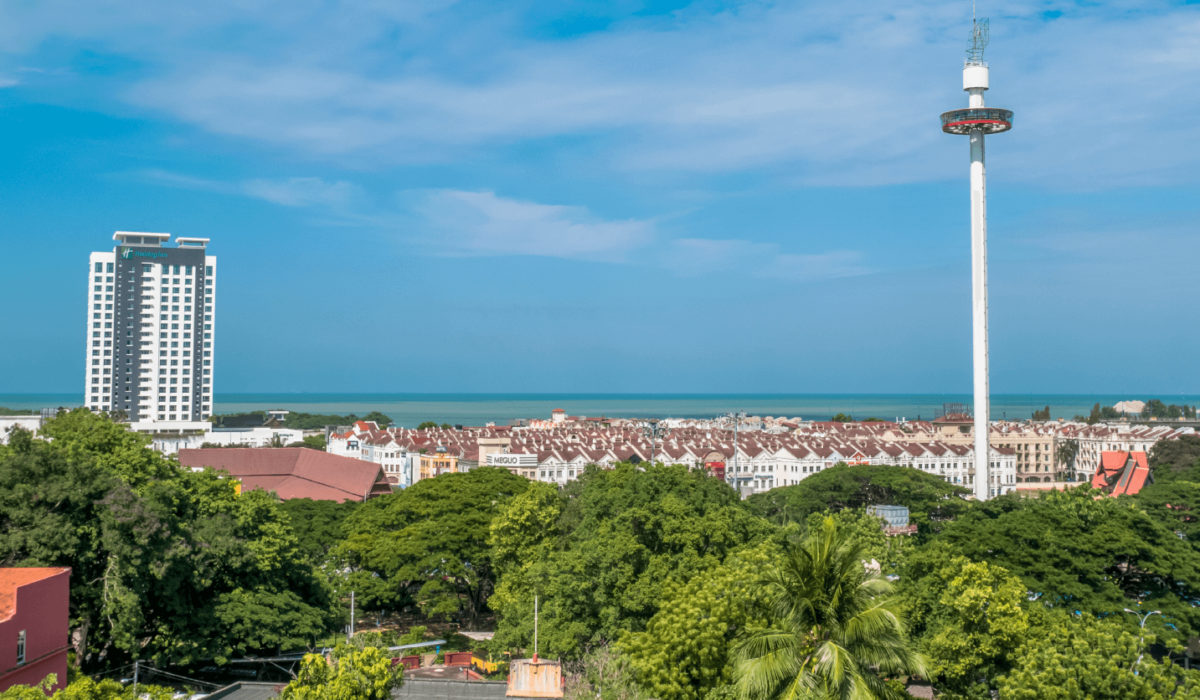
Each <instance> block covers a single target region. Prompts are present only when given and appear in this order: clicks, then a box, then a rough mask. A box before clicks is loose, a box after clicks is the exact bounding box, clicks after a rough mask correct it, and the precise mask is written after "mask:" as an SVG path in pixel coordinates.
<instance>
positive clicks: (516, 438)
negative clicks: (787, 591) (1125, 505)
mask: <svg viewBox="0 0 1200 700" xmlns="http://www.w3.org/2000/svg"><path fill="white" fill-rule="evenodd" d="M964 427H966V428H967V429H964ZM969 427H970V424H969V422H968V421H961V420H960V421H955V420H954V419H953V417H951V418H950V419H948V420H943V421H941V422H940V423H939V422H931V423H930V422H927V423H909V424H905V425H898V424H895V423H886V422H879V423H874V424H864V423H850V424H825V423H821V424H817V423H812V424H807V425H803V426H798V427H797V429H796V430H794V431H792V432H787V433H782V434H781V433H767V432H755V431H743V432H742V433H741V434H740V436H739V438H738V439H737V442H736V443H735V442H734V436H733V434H732V431H720V430H711V429H708V430H704V429H695V428H689V427H686V426H680V427H679V428H677V429H673V430H669V431H667V432H666V434H665V435H663V436H662V437H661V438H658V439H656V440H655V441H654V442H653V443H651V442H650V441H649V440H648V439H647V438H646V437H645V435H644V434H643V433H642V432H640V431H639V430H637V429H636V427H635V426H633V425H624V426H622V425H613V426H609V427H607V428H594V427H587V426H582V425H581V426H572V425H566V426H563V427H562V428H559V429H555V430H539V431H521V430H519V429H516V430H514V429H511V428H495V427H487V428H463V429H456V430H448V429H447V430H443V429H432V430H422V431H416V430H407V429H403V428H393V429H388V430H381V429H379V428H378V426H375V425H374V424H370V423H358V424H356V425H355V426H353V427H352V428H351V429H350V430H348V431H346V432H344V433H340V434H338V433H335V434H332V435H330V436H329V441H328V448H327V449H328V450H329V451H330V452H332V453H335V454H340V455H343V456H349V457H355V458H358V459H365V460H368V461H372V462H376V463H378V464H380V465H381V466H382V467H383V469H384V472H385V473H386V474H387V476H388V478H389V480H390V481H392V483H393V484H394V485H396V486H399V487H406V486H410V485H412V484H413V483H416V482H417V481H420V480H422V479H427V478H432V477H434V476H437V475H439V474H442V473H447V472H457V471H467V470H470V469H471V468H474V467H475V466H478V465H480V464H484V465H492V466H503V467H506V468H508V469H509V470H510V471H512V472H514V473H517V474H520V475H521V476H525V477H527V478H529V479H532V480H537V481H544V482H551V483H558V484H565V483H567V482H569V481H572V480H574V479H576V478H578V477H579V476H580V475H581V474H582V473H583V471H584V470H585V469H586V468H587V467H588V466H589V465H597V466H600V467H611V466H612V465H614V464H616V463H618V462H631V461H632V462H642V461H651V460H653V461H656V462H664V463H669V464H682V465H685V466H687V467H689V468H691V469H703V470H705V471H706V472H707V473H708V474H710V475H711V476H713V477H714V478H719V479H722V480H724V481H726V482H728V483H729V484H730V485H731V486H734V487H735V488H737V489H738V490H739V491H741V492H742V493H743V495H749V494H752V493H760V492H763V491H767V490H770V489H772V488H775V487H779V486H790V485H793V484H796V483H799V482H800V481H801V480H803V479H804V478H806V477H807V476H809V475H811V474H815V473H817V472H819V471H822V470H824V469H828V468H830V467H832V466H833V465H835V464H837V463H839V462H845V463H847V464H850V465H861V464H872V465H893V466H905V467H912V468H916V469H920V470H922V471H924V472H926V473H929V474H933V475H936V476H939V477H941V478H942V479H944V480H945V481H947V482H948V483H953V484H958V485H961V486H968V487H969V486H972V485H973V484H974V480H975V478H976V474H975V470H974V466H973V465H974V451H973V448H972V444H971V443H972V439H973V437H972V436H971V434H970V431H969ZM1188 432H1191V429H1190V428H1172V427H1170V426H1166V425H1164V426H1129V425H1115V426H1104V425H1095V426H1087V425H1084V424H1059V423H1046V424H1029V423H999V422H998V423H996V424H995V425H994V426H993V429H992V435H991V439H990V442H991V454H990V461H991V469H990V470H989V471H990V480H991V485H990V487H989V488H990V490H991V492H992V494H993V495H998V494H1001V493H1007V492H1010V491H1013V490H1015V489H1016V488H1017V484H1020V483H1026V482H1037V483H1053V482H1059V481H1065V482H1072V481H1082V480H1087V479H1090V477H1091V475H1092V474H1093V473H1094V472H1095V470H1096V468H1097V467H1098V466H1099V461H1100V454H1101V453H1102V452H1105V451H1113V450H1125V451H1149V450H1150V449H1151V448H1152V447H1153V444H1154V443H1155V442H1157V441H1158V440H1161V439H1171V438H1173V437H1177V436H1178V435H1180V434H1184V433H1188ZM1063 445H1074V449H1073V450H1071V451H1068V452H1073V454H1072V455H1071V459H1070V463H1066V454H1067V453H1064V452H1063V451H1062V450H1061V449H1060V448H1061V447H1062V446H1063Z"/></svg>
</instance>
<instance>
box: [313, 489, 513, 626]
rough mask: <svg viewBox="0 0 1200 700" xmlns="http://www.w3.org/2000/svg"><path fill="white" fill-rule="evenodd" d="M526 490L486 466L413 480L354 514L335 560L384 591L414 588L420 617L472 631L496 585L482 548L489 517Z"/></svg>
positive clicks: (489, 554) (489, 557) (487, 551)
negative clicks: (457, 619)
mask: <svg viewBox="0 0 1200 700" xmlns="http://www.w3.org/2000/svg"><path fill="white" fill-rule="evenodd" d="M528 486H529V481H528V480H526V479H525V478H523V477H520V476H516V475H514V474H512V473H510V472H509V471H508V470H507V469H495V468H491V467H480V468H478V469H472V470H471V471H469V472H466V473H458V474H443V475H441V476H439V477H437V478H435V479H426V480H422V481H419V482H417V483H416V484H414V485H413V486H411V487H409V488H407V489H404V490H403V491H401V492H400V493H396V494H392V495H389V496H383V497H381V498H376V499H372V500H370V501H367V502H366V503H365V504H363V505H362V506H360V507H359V508H358V509H357V510H355V512H354V513H353V514H351V515H350V516H349V517H348V518H347V519H346V522H345V530H346V534H347V537H346V540H345V541H344V542H343V543H342V544H341V545H340V546H339V548H338V550H337V552H336V553H337V554H338V555H340V556H344V557H345V558H346V561H347V562H349V564H350V565H351V566H352V567H353V568H354V569H356V570H357V571H358V572H359V573H361V574H363V578H366V577H370V578H374V579H378V580H379V582H380V585H381V586H382V587H385V589H386V592H389V593H391V594H392V595H395V596H400V595H403V594H405V593H407V591H408V590H409V589H410V588H417V589H419V591H418V593H417V600H418V602H419V603H420V604H421V606H422V608H423V609H424V610H425V612H426V613H429V614H442V615H447V616H451V615H460V616H462V618H463V619H464V621H465V622H466V623H467V624H469V625H473V624H475V621H476V620H477V619H478V617H479V615H480V613H482V612H483V611H484V610H485V609H486V607H487V601H488V598H489V597H490V596H491V594H492V590H493V588H494V586H495V568H494V566H493V564H492V551H491V549H490V548H489V546H488V543H487V541H488V533H489V528H490V526H491V523H492V518H493V516H494V515H495V514H496V513H497V512H498V511H499V509H500V508H501V507H502V505H503V504H504V503H505V502H507V501H508V500H509V499H511V498H513V497H514V496H516V495H518V494H520V493H522V492H524V491H525V489H526V488H528ZM378 595H383V593H382V592H380V593H378Z"/></svg>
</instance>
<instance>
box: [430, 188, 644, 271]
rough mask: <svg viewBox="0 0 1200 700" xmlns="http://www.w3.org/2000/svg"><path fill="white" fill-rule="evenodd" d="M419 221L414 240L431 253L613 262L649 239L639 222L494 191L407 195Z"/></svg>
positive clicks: (438, 191)
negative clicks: (610, 218) (412, 200)
mask: <svg viewBox="0 0 1200 700" xmlns="http://www.w3.org/2000/svg"><path fill="white" fill-rule="evenodd" d="M410 198H415V200H416V201H415V206H414V210H415V211H416V212H417V214H418V215H419V216H420V218H421V219H422V229H423V230H422V234H423V235H422V236H421V238H420V239H419V240H418V241H415V242H417V243H419V244H420V245H421V246H423V247H424V248H425V250H426V251H427V252H429V253H431V254H434V255H463V256H491V255H532V256H540V257H552V258H570V259H584V260H600V261H610V262H616V261H620V260H622V259H623V258H624V256H625V254H626V253H627V252H628V251H630V250H632V249H633V248H636V247H638V246H641V245H645V244H646V243H647V242H649V241H650V239H651V237H652V234H653V228H652V225H651V224H650V223H649V222H646V221H638V220H632V219H630V220H624V221H605V220H603V219H600V218H598V217H596V216H595V215H593V214H592V213H591V212H590V211H588V209H587V208H585V207H573V206H562V205H554V204H539V203H536V202H526V201H521V200H516V199H507V198H504V197H498V196H496V194H495V193H493V192H464V191H460V190H435V191H429V192H420V193H412V195H411V196H410Z"/></svg>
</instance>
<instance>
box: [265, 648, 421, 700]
mask: <svg viewBox="0 0 1200 700" xmlns="http://www.w3.org/2000/svg"><path fill="white" fill-rule="evenodd" d="M403 681H404V676H403V669H402V668H400V667H395V666H392V660H391V659H390V658H388V656H387V655H386V653H385V652H384V651H382V650H381V649H379V648H378V647H373V646H372V647H365V648H363V649H355V648H352V647H347V646H344V645H338V647H337V649H335V650H334V651H333V653H332V654H331V655H330V658H329V659H326V658H325V657H324V656H321V655H319V654H307V655H305V657H304V659H303V660H302V661H301V662H300V671H299V673H297V674H296V679H295V680H293V681H292V682H291V683H289V684H288V685H287V687H286V688H284V689H283V692H282V693H280V696H279V697H280V699H281V700H391V697H392V690H393V689H395V688H398V687H400V685H401V684H402V683H403Z"/></svg>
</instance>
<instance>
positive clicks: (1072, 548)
mask: <svg viewBox="0 0 1200 700" xmlns="http://www.w3.org/2000/svg"><path fill="white" fill-rule="evenodd" d="M1096 496H1097V493H1096V492H1095V491H1094V490H1092V489H1090V488H1088V487H1086V486H1085V487H1078V488H1074V489H1070V490H1068V491H1065V492H1060V491H1052V492H1050V493H1047V494H1045V495H1043V496H1042V497H1041V498H1037V499H1021V498H1017V497H1015V496H1005V497H1002V498H997V499H993V500H992V501H988V502H987V503H983V504H977V505H976V506H974V507H973V508H972V509H971V511H970V512H969V513H968V514H967V515H965V516H964V517H962V518H960V519H959V520H958V521H956V522H954V523H952V524H950V525H948V526H947V527H946V528H945V530H944V531H943V532H942V533H941V534H940V535H938V536H936V537H935V538H934V539H933V540H932V541H931V542H930V543H929V544H928V545H926V546H924V547H922V548H921V549H920V551H918V552H914V553H912V554H911V555H910V556H909V557H908V561H907V564H906V571H905V574H904V579H905V580H907V582H908V583H909V584H912V585H914V586H921V585H926V584H924V583H923V581H925V580H926V579H927V578H928V577H929V576H931V575H935V574H936V572H937V571H939V570H940V569H941V568H942V567H943V566H944V565H945V562H946V561H949V560H951V559H953V558H954V557H955V556H965V557H966V558H967V559H969V560H970V561H973V562H983V561H986V562H988V563H989V564H991V565H995V566H1000V567H1003V568H1004V569H1006V570H1007V571H1009V572H1010V573H1012V574H1013V575H1015V576H1018V577H1020V579H1021V580H1022V582H1023V584H1024V585H1025V587H1026V590H1027V591H1029V594H1030V596H1031V597H1033V598H1035V599H1036V600H1038V601H1039V604H1042V605H1051V606H1053V607H1062V608H1066V609H1069V610H1073V611H1079V612H1081V613H1087V614H1092V615H1112V614H1117V615H1120V614H1121V611H1122V610H1123V609H1124V608H1126V607H1130V606H1132V605H1135V604H1138V603H1139V602H1140V603H1145V604H1148V605H1153V606H1154V609H1161V610H1162V611H1163V612H1164V614H1166V615H1167V616H1168V617H1169V618H1170V619H1169V623H1170V624H1172V625H1174V626H1175V628H1176V630H1177V632H1175V634H1177V635H1181V636H1182V635H1194V634H1196V631H1197V630H1200V614H1198V612H1197V610H1196V609H1195V608H1193V607H1192V605H1191V603H1190V601H1192V600H1195V599H1196V598H1197V597H1198V596H1200V560H1197V557H1196V556H1195V554H1194V550H1193V549H1192V548H1191V546H1190V545H1189V544H1188V543H1187V542H1184V541H1182V540H1180V539H1179V537H1177V536H1176V535H1175V534H1174V532H1172V531H1171V530H1169V529H1167V528H1166V527H1163V525H1161V524H1160V523H1158V522H1155V520H1154V519H1153V518H1151V517H1150V516H1148V515H1147V514H1146V513H1144V512H1142V511H1141V510H1139V509H1138V508H1136V507H1135V505H1134V503H1133V502H1132V501H1130V500H1126V499H1113V498H1097V497H1096ZM906 585H907V584H906ZM930 585H933V584H930Z"/></svg>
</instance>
